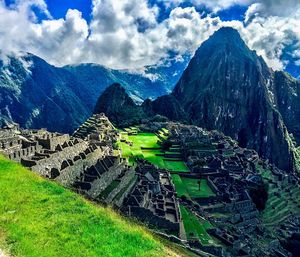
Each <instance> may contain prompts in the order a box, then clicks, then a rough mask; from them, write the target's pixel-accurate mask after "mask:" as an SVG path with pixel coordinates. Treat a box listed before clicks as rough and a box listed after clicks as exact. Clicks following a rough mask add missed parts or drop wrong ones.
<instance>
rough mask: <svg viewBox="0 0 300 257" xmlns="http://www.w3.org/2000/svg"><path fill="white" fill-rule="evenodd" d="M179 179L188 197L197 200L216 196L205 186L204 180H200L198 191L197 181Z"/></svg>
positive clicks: (205, 181)
mask: <svg viewBox="0 0 300 257" xmlns="http://www.w3.org/2000/svg"><path fill="white" fill-rule="evenodd" d="M181 179H182V182H183V184H184V185H185V187H186V189H187V191H188V192H189V195H190V196H191V197H192V198H197V197H201V198H207V197H211V196H216V194H215V193H214V192H213V191H212V190H211V188H210V186H209V185H208V184H207V180H206V179H201V184H200V190H199V184H198V181H199V180H198V179H192V178H181Z"/></svg>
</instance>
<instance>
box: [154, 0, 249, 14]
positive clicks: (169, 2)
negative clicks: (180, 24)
mask: <svg viewBox="0 0 300 257" xmlns="http://www.w3.org/2000/svg"><path fill="white" fill-rule="evenodd" d="M159 1H160V2H163V3H164V4H165V6H166V7H168V8H174V7H176V6H179V5H180V4H182V3H186V2H189V3H191V4H193V5H195V6H203V7H204V6H205V7H207V8H209V9H211V10H212V11H214V12H217V11H220V10H222V9H227V8H229V7H231V6H233V5H242V6H243V5H249V4H251V3H253V2H254V0H209V1H202V0H159Z"/></svg>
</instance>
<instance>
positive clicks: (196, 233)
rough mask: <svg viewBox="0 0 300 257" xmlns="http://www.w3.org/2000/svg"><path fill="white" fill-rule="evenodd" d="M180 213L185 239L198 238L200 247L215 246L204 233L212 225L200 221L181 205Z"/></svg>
mask: <svg viewBox="0 0 300 257" xmlns="http://www.w3.org/2000/svg"><path fill="white" fill-rule="evenodd" d="M180 211H181V215H182V219H183V224H184V229H185V232H186V235H187V239H193V238H198V239H199V240H200V242H201V244H202V245H211V244H215V242H214V240H213V239H212V238H211V236H210V235H209V234H208V233H207V231H206V230H207V229H209V228H212V225H211V224H210V223H209V222H208V221H206V220H202V221H200V220H199V219H198V218H197V217H196V216H195V215H194V214H193V213H192V212H191V211H190V210H189V209H187V208H186V207H184V206H183V205H180Z"/></svg>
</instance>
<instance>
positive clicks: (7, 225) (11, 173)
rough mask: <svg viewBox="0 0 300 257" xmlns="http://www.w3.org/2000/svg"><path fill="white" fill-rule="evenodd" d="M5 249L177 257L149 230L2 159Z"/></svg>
mask: <svg viewBox="0 0 300 257" xmlns="http://www.w3.org/2000/svg"><path fill="white" fill-rule="evenodd" d="M0 188H1V194H0V249H5V250H6V251H8V252H9V253H10V254H11V255H12V256H25V257H31V256H32V257H39V256H43V257H57V256H60V257H64V256H65V257H70V256H89V257H93V256H128V257H131V256H168V255H169V256H170V255H171V256H174V255H175V253H174V252H173V250H169V249H168V248H166V247H165V246H164V245H163V243H161V242H160V241H158V240H157V239H156V238H155V237H153V236H152V235H151V234H150V233H149V232H148V231H147V230H145V229H143V228H142V227H140V226H137V225H136V224H134V223H131V222H129V221H127V220H125V219H124V218H122V217H121V216H119V215H118V214H116V213H114V212H113V211H112V210H111V209H108V208H103V207H100V206H96V205H94V204H92V203H90V202H88V201H87V200H85V199H84V198H83V197H81V196H80V195H77V194H75V193H73V192H71V191H69V190H67V189H64V188H63V187H61V186H59V185H57V184H56V183H53V182H50V181H48V180H45V179H43V178H40V177H38V176H37V175H35V174H34V173H32V172H31V171H28V170H26V169H25V168H23V167H21V166H20V165H18V164H16V163H13V162H11V161H8V160H6V159H4V158H3V157H0Z"/></svg>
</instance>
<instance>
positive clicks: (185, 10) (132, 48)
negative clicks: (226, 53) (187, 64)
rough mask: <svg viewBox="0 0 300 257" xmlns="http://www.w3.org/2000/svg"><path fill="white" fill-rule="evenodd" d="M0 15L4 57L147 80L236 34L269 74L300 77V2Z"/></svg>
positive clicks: (14, 7)
mask: <svg viewBox="0 0 300 257" xmlns="http://www.w3.org/2000/svg"><path fill="white" fill-rule="evenodd" d="M1 2H2V3H4V5H3V4H2V5H1ZM0 11H1V13H2V14H3V15H2V17H0V49H1V51H2V52H4V53H5V52H17V51H27V52H31V53H33V54H36V55H39V56H41V57H42V58H44V59H46V60H47V61H48V62H50V63H52V64H54V65H57V66H62V65H66V64H74V63H82V62H94V63H99V64H101V65H105V66H108V67H111V68H116V69H125V68H129V69H135V70H139V71H140V72H144V67H148V66H152V65H154V66H159V65H166V64H167V63H169V62H170V60H172V62H173V63H174V59H175V62H183V63H184V61H183V60H185V59H186V58H182V57H185V56H187V55H193V53H194V51H195V50H196V49H197V48H198V47H199V45H200V44H201V43H202V42H203V41H204V40H206V39H207V38H208V37H209V36H210V35H211V34H212V33H213V32H214V31H216V30H217V29H219V28H220V27H222V26H232V27H234V28H236V29H238V30H239V32H240V33H241V36H242V38H243V39H244V40H245V41H246V43H247V44H248V45H249V47H250V48H251V49H254V50H256V51H257V52H258V54H259V55H262V56H263V57H264V59H265V60H266V62H267V63H268V65H269V66H271V67H272V68H273V69H285V70H287V71H288V72H290V73H291V74H292V75H293V76H294V77H300V31H299V29H298V28H297V27H299V28H300V18H299V17H300V1H298V0H286V1H284V3H283V1H280V0H211V1H201V0H187V1H184V0H122V1H115V0H101V1H100V0H17V1H14V0H5V1H4V0H0ZM1 39H2V40H1Z"/></svg>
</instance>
